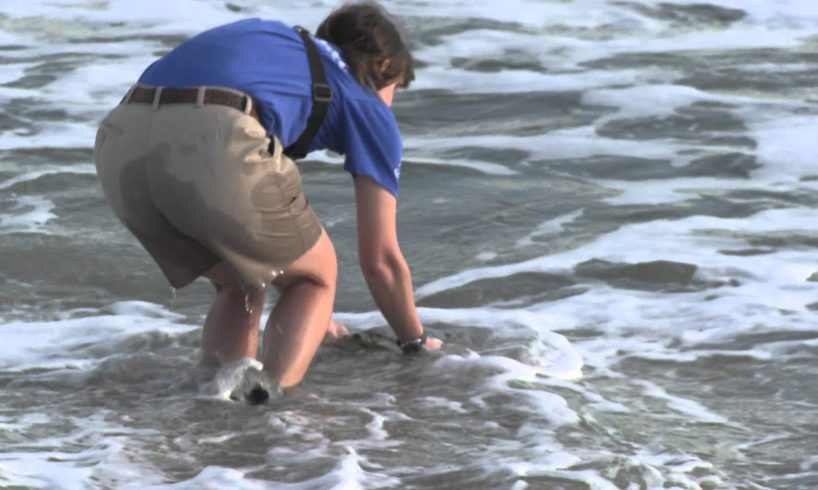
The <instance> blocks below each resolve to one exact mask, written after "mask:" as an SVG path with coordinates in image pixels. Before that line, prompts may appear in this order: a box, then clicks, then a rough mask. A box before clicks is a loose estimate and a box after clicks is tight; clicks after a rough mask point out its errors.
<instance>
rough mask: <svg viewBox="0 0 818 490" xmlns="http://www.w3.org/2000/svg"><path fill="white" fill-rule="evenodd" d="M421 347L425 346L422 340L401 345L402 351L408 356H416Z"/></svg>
mask: <svg viewBox="0 0 818 490" xmlns="http://www.w3.org/2000/svg"><path fill="white" fill-rule="evenodd" d="M421 346H423V343H422V342H421V340H420V339H416V340H411V341H409V342H406V343H404V344H403V345H401V349H402V350H403V352H406V353H407V354H414V353H415V352H420V348H421Z"/></svg>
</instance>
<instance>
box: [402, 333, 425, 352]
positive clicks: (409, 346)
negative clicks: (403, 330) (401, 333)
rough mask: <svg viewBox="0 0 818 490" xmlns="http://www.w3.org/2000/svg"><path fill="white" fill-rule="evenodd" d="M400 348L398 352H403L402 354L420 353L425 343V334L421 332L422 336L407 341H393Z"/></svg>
mask: <svg viewBox="0 0 818 490" xmlns="http://www.w3.org/2000/svg"><path fill="white" fill-rule="evenodd" d="M395 343H397V344H398V347H400V350H402V351H403V353H404V354H414V353H416V352H420V350H421V349H422V348H423V344H425V343H426V332H423V335H421V336H420V337H415V338H412V339H408V340H401V339H398V340H396V341H395Z"/></svg>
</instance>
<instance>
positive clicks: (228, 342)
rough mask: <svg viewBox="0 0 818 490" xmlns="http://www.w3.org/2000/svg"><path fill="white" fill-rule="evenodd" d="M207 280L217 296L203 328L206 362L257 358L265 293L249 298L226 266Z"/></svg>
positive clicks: (203, 347)
mask: <svg viewBox="0 0 818 490" xmlns="http://www.w3.org/2000/svg"><path fill="white" fill-rule="evenodd" d="M205 277H207V278H208V279H210V281H211V282H212V283H213V286H214V287H215V288H216V297H215V298H214V299H213V304H212V305H211V306H210V311H208V313H207V319H206V320H205V324H204V328H203V329H202V350H203V351H204V359H205V361H206V362H213V361H215V362H218V363H221V362H229V361H235V360H238V359H241V358H244V357H251V358H253V359H255V357H256V353H257V352H258V332H259V320H260V318H261V310H262V308H263V307H264V296H265V295H264V291H259V292H258V293H256V294H255V295H253V296H252V297H250V298H246V296H245V294H244V291H243V290H242V288H241V285H240V284H239V283H238V281H236V279H235V278H234V277H233V274H232V273H231V272H230V270H229V269H228V268H227V267H226V266H225V265H224V264H218V265H216V266H215V267H213V268H212V269H210V270H209V271H207V273H205ZM248 306H249V307H250V311H248V309H247V307H248Z"/></svg>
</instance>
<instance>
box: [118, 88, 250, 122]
mask: <svg viewBox="0 0 818 490" xmlns="http://www.w3.org/2000/svg"><path fill="white" fill-rule="evenodd" d="M157 90H159V88H156V87H141V86H139V87H135V88H134V89H133V90H132V91H131V93H130V96H127V95H126V96H125V98H124V99H123V100H122V102H123V103H125V104H133V103H139V104H153V103H154V99H155V98H156V91H157ZM202 91H203V92H204V93H203V94H202V99H201V101H199V88H195V87H194V88H164V87H163V88H162V92H161V93H160V94H159V101H158V103H157V104H158V105H159V106H162V105H165V104H196V103H199V102H201V104H216V105H224V106H227V107H232V108H234V109H237V110H239V111H241V112H245V108H246V107H247V105H248V104H249V106H250V112H248V114H249V115H251V116H253V117H254V118H256V119H258V118H259V117H258V111H257V110H256V105H255V104H254V103H253V99H252V98H251V97H250V96H249V95H246V94H241V93H238V92H233V91H230V90H224V89H219V88H210V87H205V88H203V89H202Z"/></svg>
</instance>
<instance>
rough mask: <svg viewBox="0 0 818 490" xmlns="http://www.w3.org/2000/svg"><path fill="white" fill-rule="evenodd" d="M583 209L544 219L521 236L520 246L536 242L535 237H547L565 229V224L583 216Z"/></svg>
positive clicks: (518, 241)
mask: <svg viewBox="0 0 818 490" xmlns="http://www.w3.org/2000/svg"><path fill="white" fill-rule="evenodd" d="M583 211H584V210H583V209H578V210H576V211H573V212H571V213H567V214H564V215H562V216H557V217H556V218H554V219H551V220H548V221H544V222H542V223H540V224H539V226H537V228H535V229H534V231H532V232H531V233H529V234H528V235H526V236H524V237H523V238H520V239H519V240H517V246H518V247H527V246H529V245H533V244H534V239H535V238H539V237H545V236H548V235H554V234H557V233H559V232H561V231H563V230H564V229H565V225H566V224H568V223H571V222H572V221H574V220H576V219H577V218H579V217H580V216H582V213H583Z"/></svg>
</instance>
